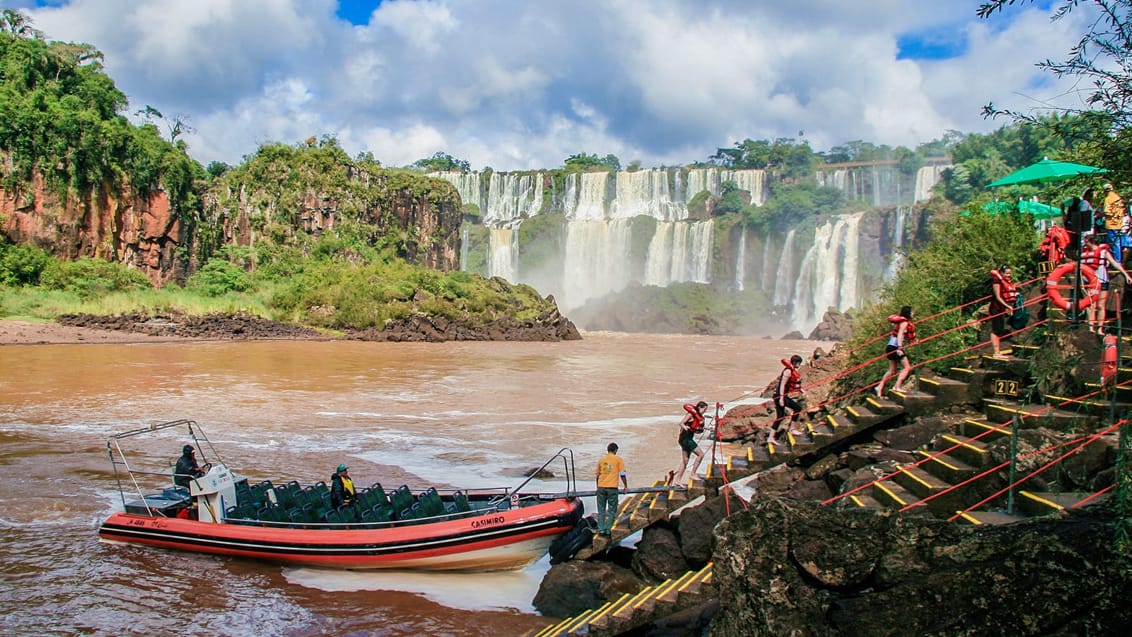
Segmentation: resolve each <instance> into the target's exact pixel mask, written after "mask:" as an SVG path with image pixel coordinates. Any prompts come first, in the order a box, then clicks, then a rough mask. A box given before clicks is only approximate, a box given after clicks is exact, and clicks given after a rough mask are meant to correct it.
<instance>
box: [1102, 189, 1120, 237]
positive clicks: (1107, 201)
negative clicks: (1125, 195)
mask: <svg viewBox="0 0 1132 637" xmlns="http://www.w3.org/2000/svg"><path fill="white" fill-rule="evenodd" d="M1104 192H1105V195H1104V227H1105V230H1121V229H1123V228H1124V199H1122V198H1121V196H1120V195H1118V194H1116V191H1115V190H1113V189H1112V184H1105V185H1104Z"/></svg>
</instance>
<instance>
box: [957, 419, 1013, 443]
mask: <svg viewBox="0 0 1132 637" xmlns="http://www.w3.org/2000/svg"><path fill="white" fill-rule="evenodd" d="M1011 426H1012V425H1011V423H1010V422H1007V423H1005V424H1003V423H1001V422H998V423H994V422H990V421H989V420H986V419H985V418H968V419H966V420H964V421H963V422H962V423H960V424H959V431H958V432H957V433H959V435H961V436H967V437H968V438H975V439H976V440H981V441H982V442H984V443H990V442H994V441H995V440H997V439H999V438H1004V437H1008V436H1010V435H1011Z"/></svg>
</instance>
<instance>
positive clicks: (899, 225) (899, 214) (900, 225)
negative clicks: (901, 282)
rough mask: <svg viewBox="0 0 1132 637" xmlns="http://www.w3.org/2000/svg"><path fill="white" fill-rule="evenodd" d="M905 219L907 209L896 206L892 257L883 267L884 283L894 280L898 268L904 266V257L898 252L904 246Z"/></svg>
mask: <svg viewBox="0 0 1132 637" xmlns="http://www.w3.org/2000/svg"><path fill="white" fill-rule="evenodd" d="M907 218H908V208H907V207H906V206H896V218H895V219H894V220H893V227H892V256H891V257H890V258H889V260H888V266H886V267H885V269H884V274H883V275H882V279H883V280H884V282H885V283H888V282H891V281H892V280H893V279H895V278H896V273H897V272H898V271H899V270H900V266H902V265H904V255H903V254H902V253H901V252H900V248H901V247H903V245H904V225H905V224H906V223H907Z"/></svg>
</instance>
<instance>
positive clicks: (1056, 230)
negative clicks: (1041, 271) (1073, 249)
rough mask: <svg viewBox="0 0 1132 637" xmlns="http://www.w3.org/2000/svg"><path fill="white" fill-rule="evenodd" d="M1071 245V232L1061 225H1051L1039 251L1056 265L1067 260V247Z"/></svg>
mask: <svg viewBox="0 0 1132 637" xmlns="http://www.w3.org/2000/svg"><path fill="white" fill-rule="evenodd" d="M1067 247H1069V232H1068V231H1066V230H1065V228H1062V227H1061V226H1050V229H1049V230H1047V231H1046V236H1045V238H1044V239H1042V245H1040V246H1039V247H1038V251H1039V252H1041V253H1042V254H1044V255H1046V260H1047V261H1049V262H1051V263H1053V264H1054V265H1056V264H1058V263H1061V262H1062V261H1064V260H1065V249H1066V248H1067Z"/></svg>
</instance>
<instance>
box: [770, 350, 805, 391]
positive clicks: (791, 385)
mask: <svg viewBox="0 0 1132 637" xmlns="http://www.w3.org/2000/svg"><path fill="white" fill-rule="evenodd" d="M782 366H783V367H785V368H786V369H788V370H790V378H787V379H786V395H787V396H789V395H790V394H798V393H801V392H802V374H801V373H800V372H799V371H798V369H797V368H795V367H794V366H793V365H791V364H790V359H788V358H783V359H782ZM778 378H779V381H778V382H777V383H775V385H774V397H775V398H778V397H779V396H781V395H782V394H780V393H779V391H778V389H779V388H780V387H782V376H779V377H778Z"/></svg>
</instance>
